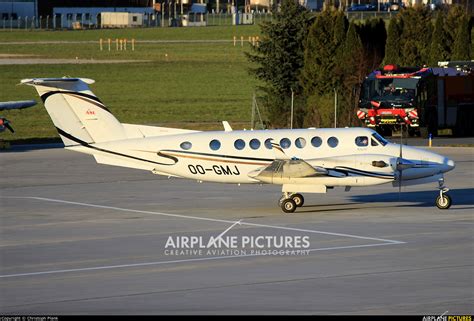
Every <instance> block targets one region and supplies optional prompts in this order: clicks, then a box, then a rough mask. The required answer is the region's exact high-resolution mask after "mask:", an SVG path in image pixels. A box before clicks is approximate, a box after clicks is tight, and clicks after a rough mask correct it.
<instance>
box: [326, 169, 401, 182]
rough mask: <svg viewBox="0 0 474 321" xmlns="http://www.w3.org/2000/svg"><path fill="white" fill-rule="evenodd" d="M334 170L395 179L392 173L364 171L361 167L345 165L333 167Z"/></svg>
mask: <svg viewBox="0 0 474 321" xmlns="http://www.w3.org/2000/svg"><path fill="white" fill-rule="evenodd" d="M327 169H328V170H331V168H327ZM332 170H335V171H336V172H341V173H345V174H346V175H347V173H352V174H357V175H360V176H367V177H376V178H384V179H394V176H393V175H390V174H382V173H375V172H368V171H363V170H360V169H356V168H351V167H345V166H338V167H335V168H332Z"/></svg>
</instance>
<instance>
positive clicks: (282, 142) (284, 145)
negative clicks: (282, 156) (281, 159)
mask: <svg viewBox="0 0 474 321" xmlns="http://www.w3.org/2000/svg"><path fill="white" fill-rule="evenodd" d="M280 146H281V148H283V149H287V148H289V147H290V146H291V140H289V139H288V138H282V139H281V140H280Z"/></svg>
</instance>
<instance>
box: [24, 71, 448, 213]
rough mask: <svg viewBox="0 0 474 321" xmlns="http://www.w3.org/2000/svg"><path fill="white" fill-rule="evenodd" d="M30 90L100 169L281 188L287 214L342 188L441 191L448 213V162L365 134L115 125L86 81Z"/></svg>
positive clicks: (69, 141)
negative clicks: (430, 186) (432, 187)
mask: <svg viewBox="0 0 474 321" xmlns="http://www.w3.org/2000/svg"><path fill="white" fill-rule="evenodd" d="M21 82H22V83H23V84H28V85H31V86H34V87H35V88H36V90H37V91H38V94H39V96H40V97H41V99H42V100H43V103H44V105H45V107H46V110H47V111H48V113H49V115H50V116H51V119H52V120H53V123H54V125H55V126H56V129H57V130H58V132H59V135H60V136H61V139H62V140H63V142H64V145H65V148H66V149H68V150H72V151H76V152H81V153H86V154H90V155H93V156H94V157H95V159H96V161H97V162H98V163H100V164H107V165H115V166H123V167H130V168H138V169H143V170H147V171H151V172H153V173H154V174H159V175H167V176H175V177H182V178H190V179H196V180H199V181H210V182H220V183H233V184H261V183H268V184H277V185H282V192H283V195H282V197H281V198H280V201H279V205H280V206H281V208H282V210H283V211H284V212H286V213H292V212H294V211H295V210H296V208H297V207H300V206H302V205H303V202H304V198H303V196H302V195H301V193H326V191H327V189H330V188H333V187H336V186H342V187H345V188H346V190H349V189H350V188H351V187H352V186H371V185H378V184H385V183H392V184H393V186H394V187H396V186H398V187H399V191H400V188H401V186H406V185H416V184H425V183H430V182H438V183H439V195H438V196H437V198H436V205H437V206H438V208H440V209H447V208H449V207H450V206H451V198H450V197H449V196H448V195H447V194H446V192H447V191H448V189H447V188H446V187H445V186H444V177H443V174H444V173H446V172H448V171H450V170H452V169H453V168H454V162H453V161H452V160H450V159H448V158H447V157H444V156H441V155H438V154H435V153H432V152H428V151H426V150H422V149H417V148H414V147H403V149H402V145H398V144H393V143H390V142H388V141H387V140H385V139H384V138H383V137H382V136H380V135H379V134H377V133H376V132H375V131H373V130H371V129H368V128H334V129H333V128H325V129H314V128H309V129H279V130H244V131H241V130H235V131H234V130H232V128H231V127H230V126H229V124H228V123H227V122H224V129H225V131H205V132H201V131H193V130H185V129H174V128H165V127H153V126H143V125H132V124H123V123H120V122H119V121H118V120H117V119H116V118H115V117H114V116H113V115H112V113H111V112H110V110H108V109H107V107H105V105H104V104H103V103H102V102H101V101H100V100H99V99H98V98H97V97H96V96H95V95H94V94H93V93H92V92H91V91H90V89H89V86H88V85H90V84H92V83H94V81H93V80H91V79H85V78H36V79H24V80H22V81H21Z"/></svg>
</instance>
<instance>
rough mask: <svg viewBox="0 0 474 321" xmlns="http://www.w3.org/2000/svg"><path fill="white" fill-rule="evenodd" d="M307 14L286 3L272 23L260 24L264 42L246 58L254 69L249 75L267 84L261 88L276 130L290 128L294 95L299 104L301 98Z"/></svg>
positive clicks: (286, 0)
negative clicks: (291, 104) (301, 75)
mask: <svg viewBox="0 0 474 321" xmlns="http://www.w3.org/2000/svg"><path fill="white" fill-rule="evenodd" d="M308 13H309V12H308V10H307V9H306V8H305V7H303V6H301V5H299V3H298V2H297V1H296V0H283V1H282V3H281V10H279V11H278V12H276V13H275V14H274V17H273V19H272V21H269V22H265V23H263V24H261V34H262V39H261V41H260V42H259V44H258V46H254V47H253V50H252V52H251V53H249V54H247V58H248V60H249V61H250V62H252V63H253V65H254V66H255V67H253V68H252V69H251V70H250V72H251V73H252V74H253V75H255V76H256V78H257V79H259V80H261V81H262V82H263V84H264V85H263V86H262V87H260V89H261V90H262V91H263V93H264V97H263V99H262V102H263V105H264V108H265V110H266V112H267V116H268V120H269V122H270V125H272V126H275V127H283V126H287V125H288V120H289V118H290V117H289V112H290V97H291V92H292V91H293V92H294V94H295V96H296V97H297V100H300V99H301V97H302V87H301V85H300V82H299V77H300V73H301V69H302V67H303V63H304V44H305V39H306V35H307V30H308V24H309V23H308ZM296 105H298V106H300V105H303V103H298V104H295V106H296ZM298 106H296V107H298ZM302 107H303V106H302ZM296 125H301V122H299V124H296Z"/></svg>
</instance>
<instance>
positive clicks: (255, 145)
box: [249, 138, 260, 149]
mask: <svg viewBox="0 0 474 321" xmlns="http://www.w3.org/2000/svg"><path fill="white" fill-rule="evenodd" d="M249 145H250V148H252V149H259V148H260V141H259V140H258V139H256V138H254V139H252V140H251V141H250V143H249Z"/></svg>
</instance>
